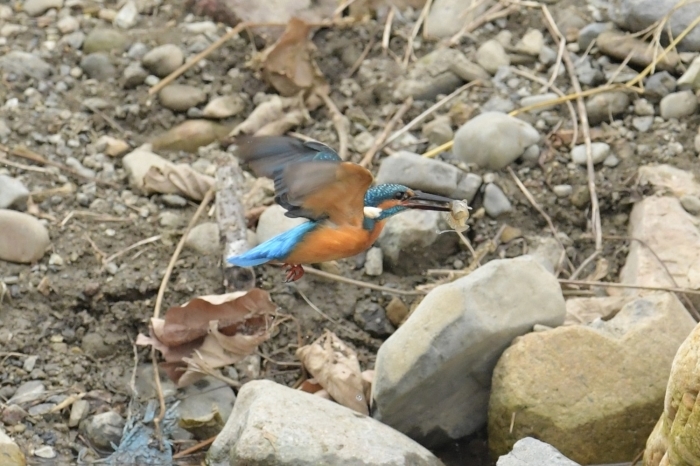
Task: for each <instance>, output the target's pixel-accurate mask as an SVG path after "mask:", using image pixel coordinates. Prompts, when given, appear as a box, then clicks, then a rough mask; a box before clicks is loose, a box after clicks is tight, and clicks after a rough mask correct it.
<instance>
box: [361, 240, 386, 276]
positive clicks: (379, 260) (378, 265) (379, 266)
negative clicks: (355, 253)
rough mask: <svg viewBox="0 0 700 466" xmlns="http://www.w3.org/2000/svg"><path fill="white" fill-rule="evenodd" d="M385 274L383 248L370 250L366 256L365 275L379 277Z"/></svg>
mask: <svg viewBox="0 0 700 466" xmlns="http://www.w3.org/2000/svg"><path fill="white" fill-rule="evenodd" d="M382 273H384V255H383V254H382V250H381V248H376V247H374V248H369V250H368V251H367V255H366V256H365V274H367V275H369V276H370V277H378V276H380V275H381V274H382Z"/></svg>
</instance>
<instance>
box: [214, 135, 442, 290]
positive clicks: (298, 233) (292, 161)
mask: <svg viewBox="0 0 700 466" xmlns="http://www.w3.org/2000/svg"><path fill="white" fill-rule="evenodd" d="M236 143H237V146H238V147H237V149H236V152H237V153H236V155H237V157H238V158H239V159H240V160H241V161H242V162H243V163H244V164H246V165H248V166H249V167H250V169H251V170H252V171H253V173H255V175H256V176H258V177H267V178H271V179H273V180H274V185H275V197H274V200H275V202H276V203H277V204H279V205H281V206H282V207H283V208H284V209H285V210H286V212H285V216H287V217H289V218H306V219H308V220H309V221H308V222H305V223H302V224H301V225H298V226H296V227H294V228H291V229H290V230H287V231H285V232H283V233H281V234H279V235H277V236H275V237H273V238H271V239H269V240H267V241H265V242H263V243H261V244H259V245H257V246H255V247H254V248H252V249H249V250H248V251H246V252H244V253H243V254H240V255H237V256H232V257H229V258H227V262H228V263H230V264H233V265H236V266H239V267H254V266H257V265H261V264H265V263H268V262H271V263H282V264H283V265H285V266H287V267H288V268H287V276H286V280H285V281H286V282H293V281H296V280H299V279H300V278H301V277H302V276H303V275H304V268H303V267H302V266H301V264H317V263H321V262H327V261H332V260H337V259H343V258H347V257H352V256H355V255H357V254H359V253H361V252H362V251H365V250H367V249H369V248H370V247H371V246H372V244H374V242H375V241H376V240H377V238H378V237H379V234H380V233H381V232H382V229H383V228H384V224H385V222H386V220H387V219H388V218H389V217H391V216H392V215H396V214H398V213H399V212H402V211H405V210H407V209H423V210H435V211H444V212H448V211H450V206H451V202H452V201H453V200H452V199H450V198H447V197H442V196H438V195H434V194H429V193H424V192H421V191H417V190H414V189H410V188H409V187H407V186H403V185H400V184H380V185H377V186H373V187H370V185H371V184H372V182H373V180H374V178H373V176H372V174H371V173H370V171H369V170H367V169H366V168H364V167H362V166H360V165H358V164H356V163H352V162H344V161H343V160H342V159H341V158H340V156H339V155H338V154H337V153H336V152H335V151H334V150H333V149H331V148H330V147H329V146H327V145H325V144H322V143H320V142H316V141H302V140H301V139H297V138H293V137H290V136H243V137H240V138H239V139H237V141H236Z"/></svg>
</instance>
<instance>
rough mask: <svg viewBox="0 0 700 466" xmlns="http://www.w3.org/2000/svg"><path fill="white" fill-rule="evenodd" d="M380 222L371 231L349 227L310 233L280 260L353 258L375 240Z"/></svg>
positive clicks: (304, 261)
mask: <svg viewBox="0 0 700 466" xmlns="http://www.w3.org/2000/svg"><path fill="white" fill-rule="evenodd" d="M382 228H384V221H379V222H376V224H375V227H374V229H373V230H372V231H367V230H365V229H364V228H361V227H355V226H352V225H342V226H337V227H334V226H326V225H323V226H321V227H320V228H318V229H316V230H313V231H311V232H309V234H307V235H306V236H305V237H304V239H303V240H302V241H301V242H300V243H299V244H298V245H297V247H296V248H294V251H293V252H292V253H291V254H290V255H289V256H287V257H286V258H285V259H284V261H285V262H286V263H288V264H317V263H319V262H327V261H332V260H338V259H344V258H346V257H352V256H355V255H357V254H359V253H361V252H362V251H365V250H367V249H368V248H369V247H370V246H372V244H374V242H375V241H376V240H377V238H378V237H379V234H380V233H381V232H382Z"/></svg>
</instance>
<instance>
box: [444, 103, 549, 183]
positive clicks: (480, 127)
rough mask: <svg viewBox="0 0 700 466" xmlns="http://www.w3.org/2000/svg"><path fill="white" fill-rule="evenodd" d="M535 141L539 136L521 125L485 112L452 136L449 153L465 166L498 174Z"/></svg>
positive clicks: (528, 127) (504, 116)
mask: <svg viewBox="0 0 700 466" xmlns="http://www.w3.org/2000/svg"><path fill="white" fill-rule="evenodd" d="M539 140H540V133H539V132H538V131H537V130H536V129H535V128H534V127H532V125H530V124H528V123H526V122H525V121H523V120H520V119H518V118H515V117H512V116H510V115H507V114H505V113H501V112H485V113H482V114H480V115H478V116H476V117H474V118H472V119H471V120H469V121H467V122H466V123H465V124H464V125H463V126H462V127H461V128H460V129H459V130H458V131H457V132H456V133H455V140H454V147H453V148H452V151H453V154H454V155H455V156H456V157H457V158H459V159H462V160H463V161H464V162H466V163H468V164H476V165H478V166H479V167H481V168H486V169H489V170H500V169H501V168H504V167H506V166H507V165H508V164H510V163H511V162H513V161H515V160H516V159H517V158H518V157H520V156H521V155H522V154H523V152H525V149H526V148H528V147H530V146H531V145H533V144H535V143H537V142H538V141H539Z"/></svg>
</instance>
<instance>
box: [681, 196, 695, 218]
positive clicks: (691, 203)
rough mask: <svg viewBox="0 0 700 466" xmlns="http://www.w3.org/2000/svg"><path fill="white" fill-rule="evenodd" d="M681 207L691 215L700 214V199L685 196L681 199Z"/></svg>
mask: <svg viewBox="0 0 700 466" xmlns="http://www.w3.org/2000/svg"><path fill="white" fill-rule="evenodd" d="M681 205H682V206H683V208H684V209H685V211H686V212H688V213H689V214H692V215H698V214H700V198H699V197H698V196H692V195H689V194H686V195H685V196H683V197H681Z"/></svg>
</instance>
